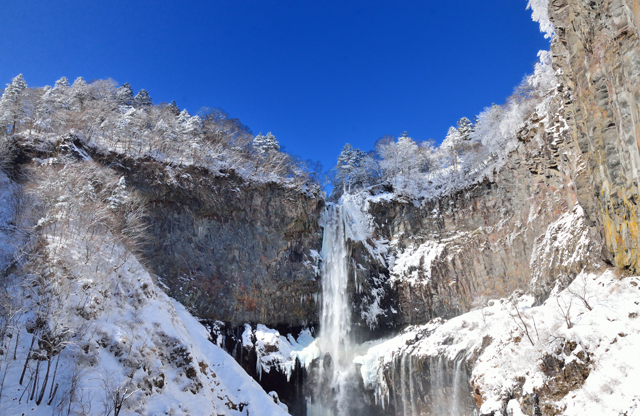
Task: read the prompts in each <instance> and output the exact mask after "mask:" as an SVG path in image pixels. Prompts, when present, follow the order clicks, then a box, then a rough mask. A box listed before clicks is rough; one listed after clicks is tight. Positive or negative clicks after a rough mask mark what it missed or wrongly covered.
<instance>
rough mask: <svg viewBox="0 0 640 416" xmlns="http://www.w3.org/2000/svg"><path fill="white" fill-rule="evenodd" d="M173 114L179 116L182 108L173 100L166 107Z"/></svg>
mask: <svg viewBox="0 0 640 416" xmlns="http://www.w3.org/2000/svg"><path fill="white" fill-rule="evenodd" d="M165 108H166V109H167V110H169V112H170V113H171V114H173V115H174V116H177V115H179V114H180V109H179V108H178V104H176V102H175V101H173V100H171V102H170V103H169V104H167V106H166V107H165Z"/></svg>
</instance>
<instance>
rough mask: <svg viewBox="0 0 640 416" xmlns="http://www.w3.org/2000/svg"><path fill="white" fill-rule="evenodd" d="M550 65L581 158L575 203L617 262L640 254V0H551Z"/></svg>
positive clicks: (633, 262) (629, 262)
mask: <svg viewBox="0 0 640 416" xmlns="http://www.w3.org/2000/svg"><path fill="white" fill-rule="evenodd" d="M549 17H550V19H551V21H552V22H553V24H554V26H555V31H556V35H555V37H554V40H553V43H552V51H553V55H554V60H553V61H554V65H555V66H556V67H557V68H559V69H560V70H561V71H560V74H561V75H560V77H561V79H562V83H563V84H564V85H565V86H566V88H567V89H568V90H569V91H570V92H571V94H572V96H573V99H572V100H571V101H570V102H568V103H567V107H568V108H569V109H570V111H571V113H572V114H573V118H572V120H571V122H570V125H571V133H570V134H571V138H572V141H573V142H575V143H576V144H577V146H578V148H579V149H580V152H581V153H582V156H583V158H584V172H581V175H580V179H579V180H578V181H576V185H577V187H578V189H580V190H581V192H579V195H580V198H579V199H580V203H581V205H582V206H583V207H585V210H586V211H588V212H589V217H590V218H591V219H592V220H593V221H594V222H597V224H598V225H597V227H598V228H600V229H601V230H603V234H604V237H605V242H606V247H607V249H608V251H609V252H610V253H611V256H612V259H613V261H614V262H615V265H616V266H618V267H622V268H627V269H630V270H632V271H633V272H638V270H639V269H638V267H639V266H638V259H639V258H640V252H639V251H638V250H639V243H640V240H639V235H638V219H639V215H640V211H639V207H638V194H639V193H638V192H639V190H638V172H639V169H640V151H639V144H638V143H639V140H640V45H639V43H638V35H639V31H638V25H639V18H640V3H639V2H638V1H635V0H607V1H603V0H598V1H579V0H552V1H550V2H549Z"/></svg>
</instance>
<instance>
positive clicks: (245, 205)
mask: <svg viewBox="0 0 640 416" xmlns="http://www.w3.org/2000/svg"><path fill="white" fill-rule="evenodd" d="M132 163H134V164H133V165H132V166H127V168H129V169H126V170H125V172H126V177H127V182H128V183H129V184H130V185H131V186H132V187H134V188H135V189H136V190H137V191H139V192H140V193H141V195H142V198H143V199H144V201H145V208H146V221H147V224H148V229H147V234H148V236H149V238H148V239H147V240H146V241H145V242H144V245H143V247H142V257H143V258H144V259H145V261H146V262H147V264H148V265H149V266H150V268H151V269H152V270H153V272H154V273H155V274H156V275H158V277H160V280H161V281H162V282H163V283H164V284H165V285H166V286H167V287H168V293H169V294H170V295H171V296H172V297H174V298H176V299H177V300H179V301H180V302H181V303H183V304H184V305H186V306H188V307H190V308H192V310H194V311H196V313H197V315H198V317H199V318H201V319H205V320H220V321H224V322H227V323H229V324H231V325H232V326H235V325H241V324H244V323H246V322H253V323H263V324H266V325H271V326H277V325H291V326H296V327H303V326H307V325H313V324H315V323H316V322H317V316H318V305H317V304H316V302H315V301H314V299H315V298H314V296H313V295H314V294H315V293H317V292H318V291H319V290H320V288H319V276H318V275H317V264H318V261H319V257H318V254H317V253H318V251H319V250H320V247H321V242H322V234H321V230H320V226H319V225H318V218H319V216H320V213H321V211H322V209H323V206H324V202H323V200H322V198H321V197H320V196H319V194H318V193H317V191H316V192H315V193H314V192H301V191H300V190H299V189H296V188H287V187H286V186H282V185H281V184H276V183H252V182H248V181H245V180H243V179H242V178H240V177H238V176H237V175H235V174H234V173H233V172H232V171H230V172H227V174H226V175H224V176H219V175H213V174H211V173H209V172H207V171H206V170H204V169H197V168H186V169H176V168H173V167H171V166H166V165H162V164H157V163H151V162H145V163H138V162H132Z"/></svg>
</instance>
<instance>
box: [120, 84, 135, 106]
mask: <svg viewBox="0 0 640 416" xmlns="http://www.w3.org/2000/svg"><path fill="white" fill-rule="evenodd" d="M116 102H117V103H118V104H120V105H131V104H133V90H132V89H131V85H130V84H129V83H128V82H125V83H124V84H122V85H121V86H120V87H118V89H117V90H116Z"/></svg>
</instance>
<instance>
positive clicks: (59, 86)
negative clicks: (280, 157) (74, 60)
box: [53, 77, 69, 90]
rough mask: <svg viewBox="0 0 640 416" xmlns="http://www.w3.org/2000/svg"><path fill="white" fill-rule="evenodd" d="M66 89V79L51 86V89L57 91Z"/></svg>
mask: <svg viewBox="0 0 640 416" xmlns="http://www.w3.org/2000/svg"><path fill="white" fill-rule="evenodd" d="M66 88H69V80H68V79H67V77H62V78H60V79H59V80H57V81H56V83H55V85H54V86H53V89H58V90H64V89H66Z"/></svg>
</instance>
